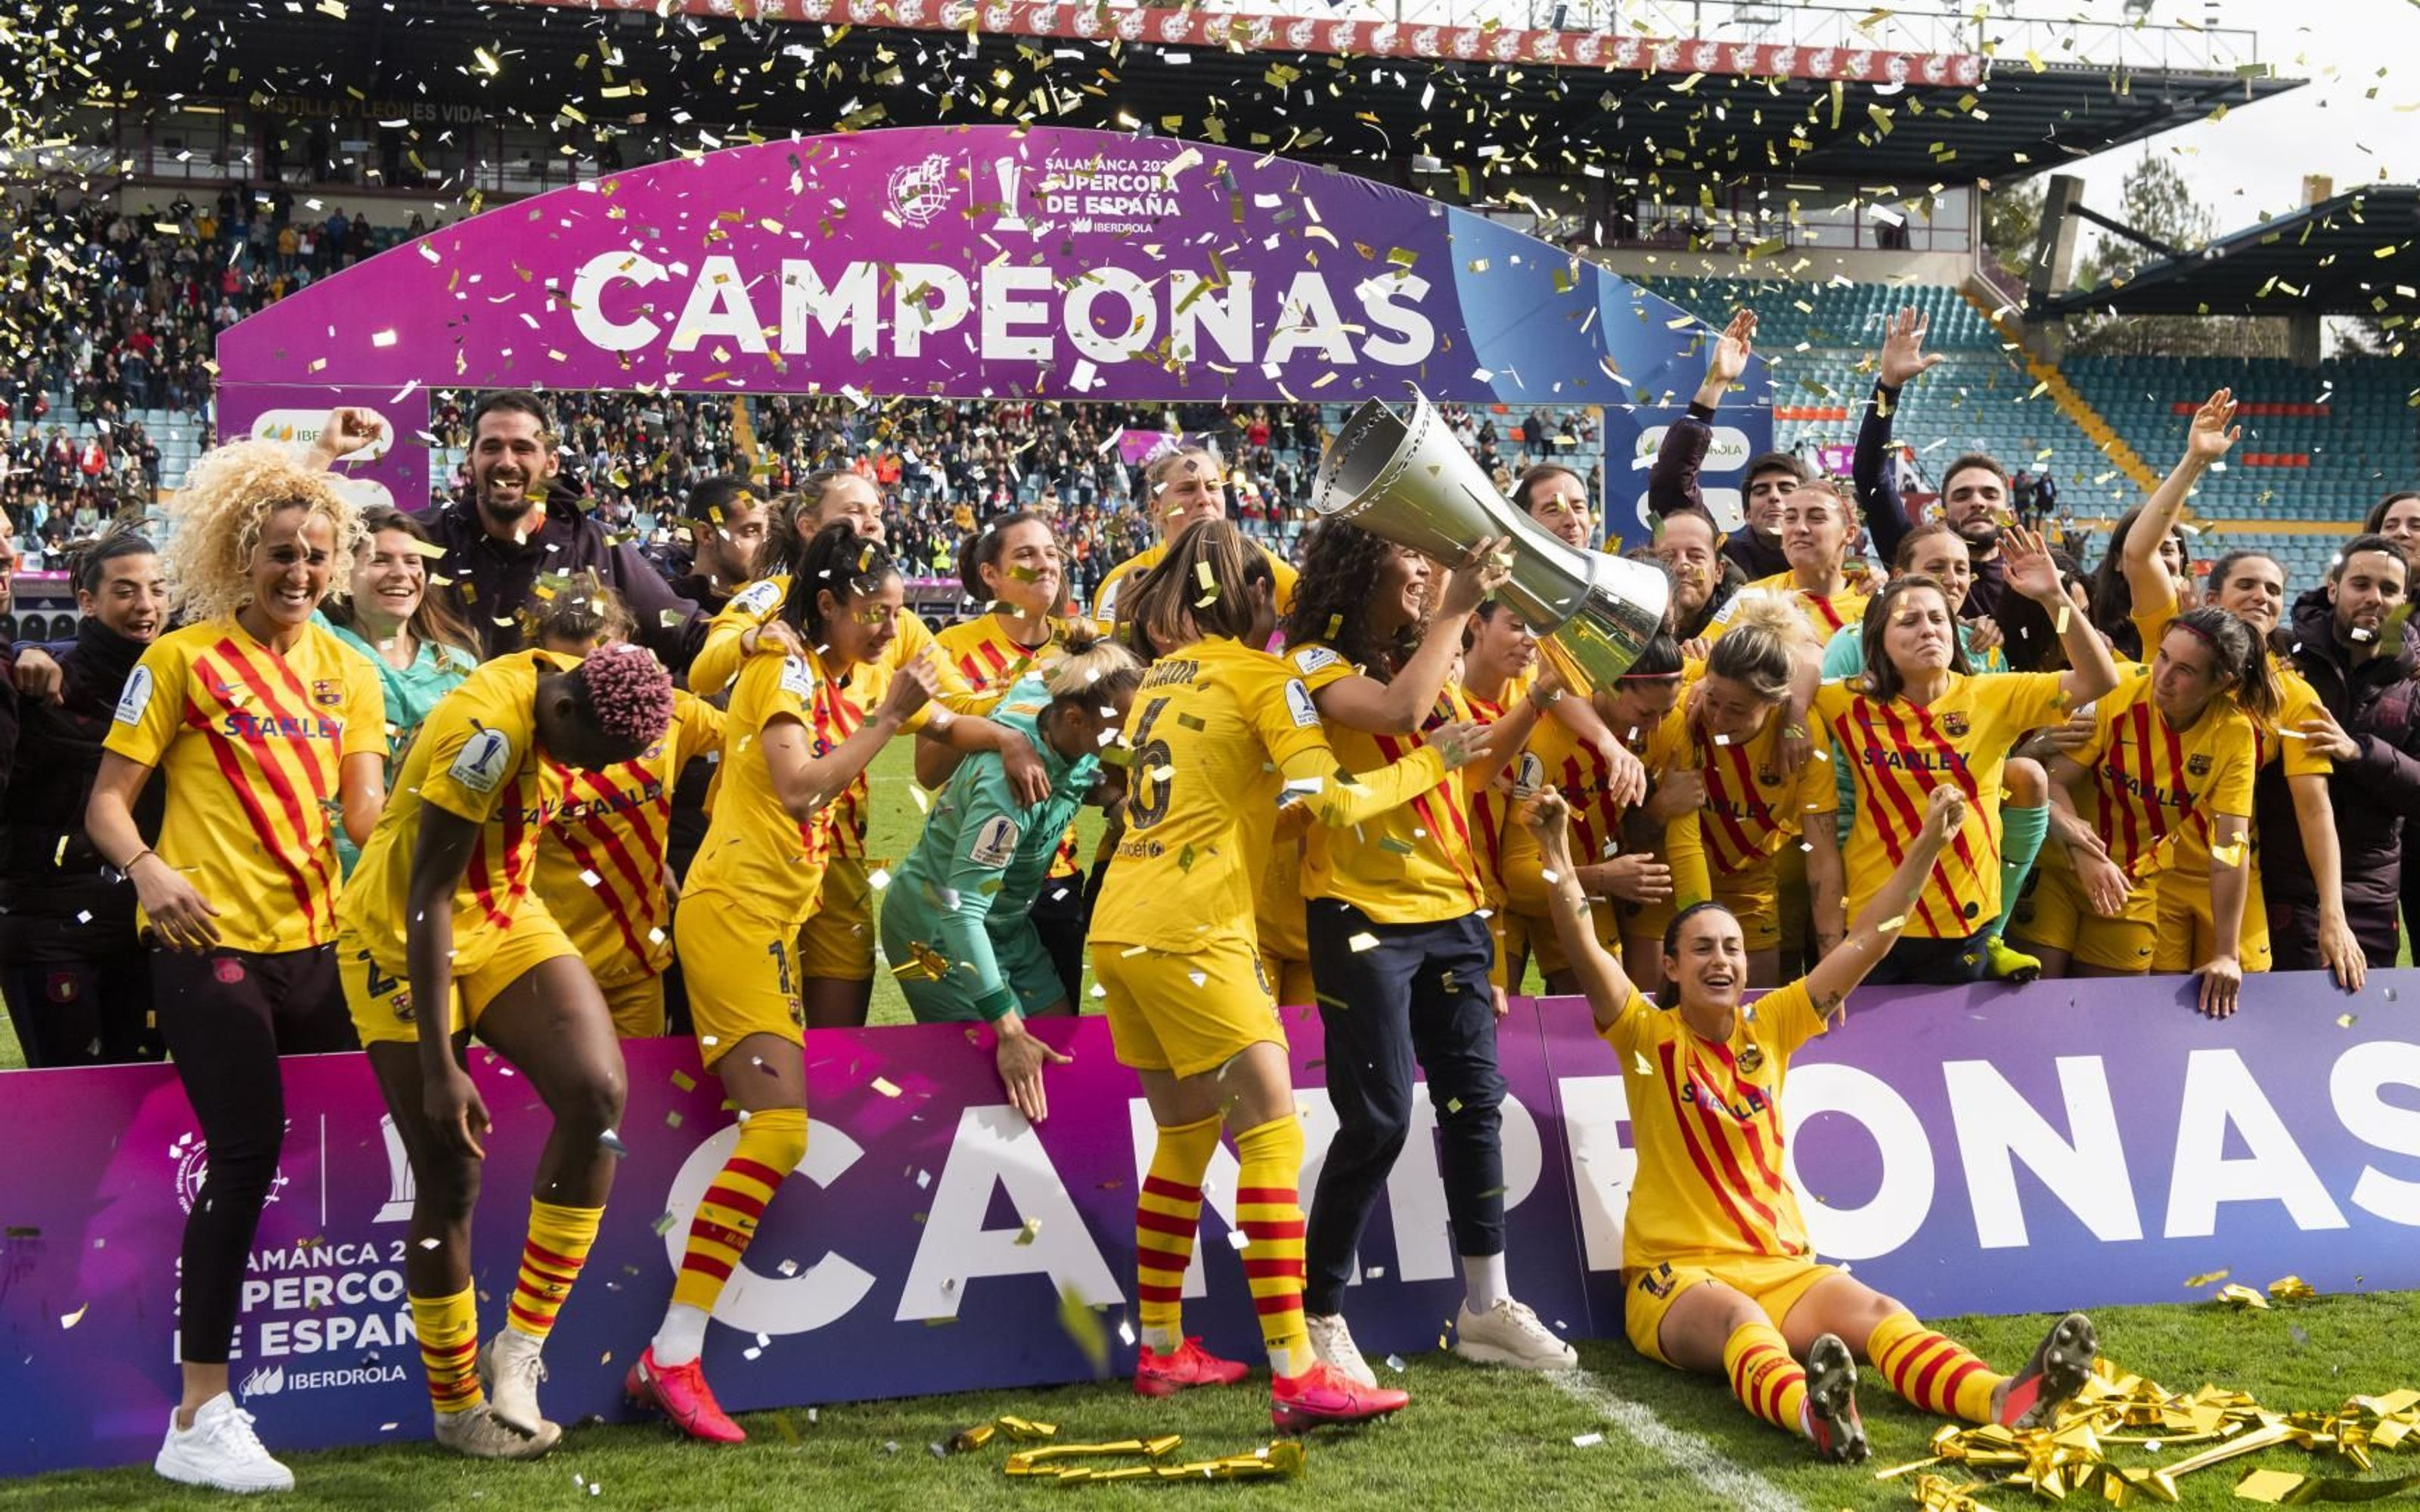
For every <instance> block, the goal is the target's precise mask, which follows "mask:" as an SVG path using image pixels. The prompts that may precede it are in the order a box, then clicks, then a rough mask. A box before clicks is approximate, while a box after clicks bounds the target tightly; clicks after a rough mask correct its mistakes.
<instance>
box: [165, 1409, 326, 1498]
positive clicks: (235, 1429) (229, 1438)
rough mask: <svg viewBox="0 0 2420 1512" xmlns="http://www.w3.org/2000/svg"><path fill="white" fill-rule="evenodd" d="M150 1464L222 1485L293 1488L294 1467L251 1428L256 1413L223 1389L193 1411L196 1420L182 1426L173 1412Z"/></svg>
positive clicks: (182, 1477)
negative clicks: (276, 1455)
mask: <svg viewBox="0 0 2420 1512" xmlns="http://www.w3.org/2000/svg"><path fill="white" fill-rule="evenodd" d="M151 1468H152V1469H153V1470H156V1471H158V1472H159V1473H161V1474H162V1475H163V1476H165V1477H166V1478H167V1479H169V1480H173V1481H178V1482H181V1483H182V1484H184V1485H187V1486H208V1487H210V1488H211V1489H215V1490H222V1491H290V1490H292V1489H294V1472H292V1471H290V1470H288V1469H287V1468H286V1467H285V1466H284V1465H281V1464H279V1463H278V1462H277V1461H276V1460H274V1459H272V1458H270V1455H269V1451H268V1450H267V1449H264V1448H262V1447H261V1446H260V1438H259V1436H258V1435H257V1434H256V1433H254V1432H253V1431H252V1414H251V1413H250V1412H245V1411H244V1410H243V1409H242V1408H240V1407H238V1406H237V1405H236V1404H235V1398H234V1397H232V1396H228V1395H227V1394H226V1393H225V1392H221V1393H219V1394H218V1395H217V1396H213V1397H211V1398H210V1399H209V1401H206V1402H204V1403H203V1404H202V1405H201V1406H200V1407H199V1408H197V1409H196V1410H195V1411H194V1426H193V1427H189V1428H180V1427H178V1426H177V1414H176V1412H175V1410H174V1409H171V1410H170V1411H169V1413H168V1437H167V1438H166V1439H165V1440H163V1442H162V1443H161V1444H160V1453H159V1455H158V1457H157V1458H154V1459H153V1460H152V1461H151Z"/></svg>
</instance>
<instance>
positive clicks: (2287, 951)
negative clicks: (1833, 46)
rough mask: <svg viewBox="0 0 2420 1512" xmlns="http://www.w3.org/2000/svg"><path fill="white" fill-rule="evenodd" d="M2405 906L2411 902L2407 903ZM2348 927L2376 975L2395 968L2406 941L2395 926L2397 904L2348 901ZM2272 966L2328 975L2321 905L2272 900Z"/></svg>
mask: <svg viewBox="0 0 2420 1512" xmlns="http://www.w3.org/2000/svg"><path fill="white" fill-rule="evenodd" d="M2404 902H2405V903H2406V905H2407V906H2408V905H2409V904H2410V902H2411V900H2409V899H2406V900H2404ZM2345 923H2346V925H2347V926H2348V927H2350V929H2351V930H2352V937H2353V938H2354V939H2355V940H2356V941H2358V942H2360V945H2361V953H2362V955H2363V956H2364V957H2365V958H2366V959H2367V960H2368V962H2369V965H2370V969H2371V970H2373V971H2375V970H2377V969H2379V968H2380V967H2381V966H2392V965H2394V964H2395V958H2396V957H2397V955H2399V954H2400V953H2402V949H2403V941H2402V937H2401V935H2400V933H2398V932H2397V929H2396V926H2395V900H2393V899H2391V898H2390V899H2388V900H2387V901H2386V902H2385V903H2356V902H2354V901H2353V900H2351V899H2350V898H2348V899H2346V900H2345ZM2269 964H2270V966H2271V968H2272V969H2273V970H2277V971H2325V970H2326V969H2327V965H2328V964H2327V962H2326V961H2324V960H2322V959H2321V958H2320V956H2319V904H2318V903H2302V902H2298V901H2295V900H2292V899H2277V898H2272V899H2270V900H2269Z"/></svg>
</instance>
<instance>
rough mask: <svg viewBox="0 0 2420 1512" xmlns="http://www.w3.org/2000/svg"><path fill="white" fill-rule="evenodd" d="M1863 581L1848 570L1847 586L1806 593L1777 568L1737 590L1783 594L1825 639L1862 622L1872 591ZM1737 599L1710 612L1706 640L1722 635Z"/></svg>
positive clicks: (1745, 592)
mask: <svg viewBox="0 0 2420 1512" xmlns="http://www.w3.org/2000/svg"><path fill="white" fill-rule="evenodd" d="M1863 583H1864V579H1863V578H1861V577H1859V576H1858V575H1856V574H1854V573H1852V574H1850V576H1849V579H1848V586H1847V587H1846V588H1844V589H1842V590H1841V591H1840V592H1839V593H1837V594H1810V593H1808V592H1807V591H1806V590H1805V589H1803V588H1801V587H1799V586H1798V584H1797V582H1796V581H1795V580H1794V579H1792V577H1791V575H1790V574H1788V573H1786V572H1777V573H1775V574H1774V575H1773V576H1772V577H1770V578H1759V579H1757V580H1756V581H1754V582H1752V583H1749V584H1748V585H1747V586H1746V587H1745V588H1743V589H1741V590H1740V593H1741V594H1787V595H1788V596H1789V598H1790V601H1791V602H1792V603H1793V604H1795V605H1797V606H1798V612H1799V613H1801V614H1804V615H1806V616H1807V624H1808V625H1812V626H1814V628H1815V639H1816V640H1819V641H1829V640H1831V639H1832V637H1833V636H1834V635H1835V634H1837V633H1838V631H1839V630H1840V629H1841V628H1842V627H1843V626H1845V625H1862V624H1864V623H1865V619H1866V601H1867V600H1868V599H1869V598H1870V597H1871V596H1872V595H1871V594H1868V593H1867V592H1866V591H1865V589H1864V587H1863V586H1862V585H1863ZM1738 602H1739V596H1738V594H1733V595H1732V597H1731V600H1730V603H1728V604H1725V605H1724V606H1723V608H1722V610H1721V611H1720V612H1719V613H1717V614H1716V615H1715V616H1714V623H1713V624H1712V625H1707V626H1706V639H1707V640H1721V639H1722V637H1723V632H1724V631H1725V630H1727V629H1729V628H1730V620H1731V608H1732V605H1735V604H1737V603H1738Z"/></svg>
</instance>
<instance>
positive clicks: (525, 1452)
mask: <svg viewBox="0 0 2420 1512" xmlns="http://www.w3.org/2000/svg"><path fill="white" fill-rule="evenodd" d="M562 1437H563V1429H561V1428H559V1427H555V1426H554V1425H553V1424H551V1423H541V1424H540V1425H538V1430H537V1431H536V1432H535V1433H525V1432H523V1431H521V1430H520V1428H517V1427H513V1426H512V1425H511V1424H509V1423H507V1422H505V1421H504V1419H503V1418H501V1417H498V1416H497V1415H496V1408H495V1404H494V1403H492V1402H481V1403H480V1404H479V1405H478V1406H476V1407H473V1408H472V1409H470V1410H469V1411H467V1412H440V1413H438V1414H437V1442H438V1443H442V1444H443V1445H444V1446H445V1447H446V1448H448V1449H451V1450H453V1451H454V1452H455V1453H456V1454H458V1455H468V1456H470V1457H471V1458H473V1459H535V1458H537V1457H538V1456H540V1455H542V1454H544V1453H546V1452H547V1451H548V1450H550V1449H551V1448H553V1447H554V1446H555V1443H556V1442H557V1441H559V1440H560V1439H561V1438H562Z"/></svg>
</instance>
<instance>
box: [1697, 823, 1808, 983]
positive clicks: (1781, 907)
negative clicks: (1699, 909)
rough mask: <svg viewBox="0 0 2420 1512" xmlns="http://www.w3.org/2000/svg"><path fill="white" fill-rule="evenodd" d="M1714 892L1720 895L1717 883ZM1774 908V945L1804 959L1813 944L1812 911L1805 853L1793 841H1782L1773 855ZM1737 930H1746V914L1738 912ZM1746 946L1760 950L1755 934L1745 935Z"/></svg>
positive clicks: (1784, 952)
mask: <svg viewBox="0 0 2420 1512" xmlns="http://www.w3.org/2000/svg"><path fill="white" fill-rule="evenodd" d="M1714 892H1715V895H1716V896H1718V897H1719V896H1720V895H1721V893H1722V888H1721V887H1720V886H1717V887H1715V888H1714ZM1773 907H1774V934H1773V943H1774V947H1775V948H1776V949H1779V950H1780V951H1781V952H1782V953H1783V954H1785V955H1793V956H1796V957H1798V958H1799V959H1800V960H1805V959H1806V957H1807V949H1808V947H1809V946H1810V945H1811V944H1812V942H1811V941H1809V940H1808V939H1807V916H1808V915H1810V914H1812V913H1813V912H1814V911H1815V910H1814V903H1813V900H1812V898H1811V897H1810V896H1809V895H1808V893H1807V853H1806V852H1805V851H1802V850H1800V849H1799V848H1798V841H1794V840H1786V841H1782V842H1781V849H1780V850H1779V851H1777V852H1776V853H1775V854H1774V857H1773ZM1740 930H1741V933H1746V932H1747V916H1746V915H1745V914H1742V915H1740ZM1747 948H1748V949H1751V950H1754V949H1760V947H1759V946H1758V945H1757V943H1756V936H1755V935H1753V934H1749V935H1748V940H1747Z"/></svg>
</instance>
